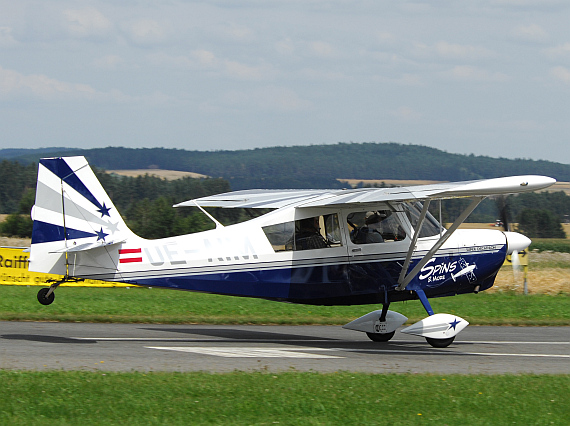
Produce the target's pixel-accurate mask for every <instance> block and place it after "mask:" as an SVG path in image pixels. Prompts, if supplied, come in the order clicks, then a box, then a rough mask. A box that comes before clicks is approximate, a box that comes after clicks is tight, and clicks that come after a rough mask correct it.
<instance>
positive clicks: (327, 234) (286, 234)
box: [263, 214, 342, 252]
mask: <svg viewBox="0 0 570 426" xmlns="http://www.w3.org/2000/svg"><path fill="white" fill-rule="evenodd" d="M263 232H265V235H266V236H267V239H268V240H269V242H270V243H271V245H272V246H273V250H275V251H276V252H279V251H299V250H314V249H320V248H328V247H340V246H342V241H341V238H340V226H339V221H338V215H336V214H330V215H323V216H314V217H309V218H305V219H300V220H296V221H294V222H286V223H280V224H277V225H270V226H265V227H263Z"/></svg>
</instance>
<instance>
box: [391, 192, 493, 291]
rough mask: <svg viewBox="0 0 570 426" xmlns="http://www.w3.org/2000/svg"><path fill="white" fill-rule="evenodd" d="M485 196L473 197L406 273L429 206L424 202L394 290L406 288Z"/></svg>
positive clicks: (427, 202)
mask: <svg viewBox="0 0 570 426" xmlns="http://www.w3.org/2000/svg"><path fill="white" fill-rule="evenodd" d="M484 198H485V197H473V198H472V199H471V200H472V201H471V204H469V206H468V207H467V208H466V209H465V210H463V212H462V213H461V214H460V215H459V217H458V218H457V219H455V222H453V225H451V227H450V228H449V229H448V230H447V231H446V232H445V234H443V235H442V236H441V237H440V238H439V240H437V242H436V243H435V244H434V246H433V247H432V248H431V249H430V250H429V251H428V252H427V253H426V254H425V256H424V257H423V258H422V259H421V260H420V261H419V262H418V264H417V265H416V266H415V267H414V269H412V272H410V273H409V274H408V275H406V273H407V272H408V267H409V266H410V262H411V260H412V255H413V254H414V250H415V249H416V242H417V240H418V236H419V234H420V229H421V227H422V225H423V221H424V219H425V217H426V214H427V208H428V206H429V201H430V200H429V199H428V200H427V201H426V202H425V203H424V207H423V209H422V212H421V214H420V218H419V220H418V224H417V225H416V229H415V230H414V238H413V239H412V243H411V244H410V248H409V249H408V254H407V255H406V260H405V261H404V266H403V267H402V272H401V273H400V277H399V278H398V287H396V290H399V291H402V290H405V289H406V286H407V285H408V284H409V283H410V281H411V280H412V279H413V278H414V277H415V276H416V275H417V274H418V272H419V271H420V270H421V269H422V268H423V267H424V266H425V265H426V264H427V263H428V262H429V261H430V259H431V258H432V257H433V255H434V254H435V253H436V252H437V251H438V250H439V248H440V247H441V246H442V245H443V244H445V242H446V241H447V240H448V239H449V237H451V235H452V234H453V233H454V232H455V230H456V229H457V228H459V225H461V224H462V223H463V222H464V221H465V219H467V217H468V216H469V215H470V214H471V212H472V211H473V210H475V208H476V207H477V206H478V205H479V203H480V202H481V201H483V199H484Z"/></svg>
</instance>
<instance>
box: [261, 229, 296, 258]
mask: <svg viewBox="0 0 570 426" xmlns="http://www.w3.org/2000/svg"><path fill="white" fill-rule="evenodd" d="M263 232H265V236H266V237H267V239H268V240H269V242H270V243H271V246H272V247H273V250H275V251H276V252H277V251H289V250H293V248H292V244H290V243H291V241H293V236H294V235H295V222H285V223H279V224H277V225H269V226H265V227H263ZM288 245H289V246H288Z"/></svg>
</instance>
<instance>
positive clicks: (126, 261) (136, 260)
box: [119, 257, 142, 263]
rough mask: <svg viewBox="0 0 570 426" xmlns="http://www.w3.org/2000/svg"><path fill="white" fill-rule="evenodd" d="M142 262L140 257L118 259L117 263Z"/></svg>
mask: <svg viewBox="0 0 570 426" xmlns="http://www.w3.org/2000/svg"><path fill="white" fill-rule="evenodd" d="M134 262H142V257H130V258H128V259H119V263H134Z"/></svg>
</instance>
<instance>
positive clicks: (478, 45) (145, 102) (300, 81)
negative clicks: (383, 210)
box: [0, 0, 570, 164]
mask: <svg viewBox="0 0 570 426" xmlns="http://www.w3.org/2000/svg"><path fill="white" fill-rule="evenodd" d="M569 22H570V2H568V1H567V0H473V1H471V0H463V1H451V0H450V1H446V0H440V1H435V0H434V1H405V0H402V1H387V0H362V1H348V0H330V1H326V0H266V1H262V0H239V1H238V0H213V1H182V0H163V1H156V0H123V1H111V0H108V1H106V0H93V1H67V0H52V1H45V0H43V1H42V0H36V1H33V0H18V1H13V0H0V149H1V148H40V147H83V148H97V147H107V146H124V147H132V148H143V147H144V148H153V147H164V148H178V149H186V150H225V149H229V150H235V149H251V148H257V147H268V146H291V145H317V144H334V143H337V142H397V143H402V144H414V145H424V146H430V147H434V148H438V149H441V150H444V151H447V152H452V153H460V154H475V155H487V156H491V157H505V158H529V159H534V160H540V159H541V160H550V161H556V162H559V163H564V164H570V148H569V147H568V142H569V141H568V137H569V135H570V25H569ZM347 160H348V159H347ZM350 161H358V156H357V153H356V152H355V157H354V159H352V160H350Z"/></svg>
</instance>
